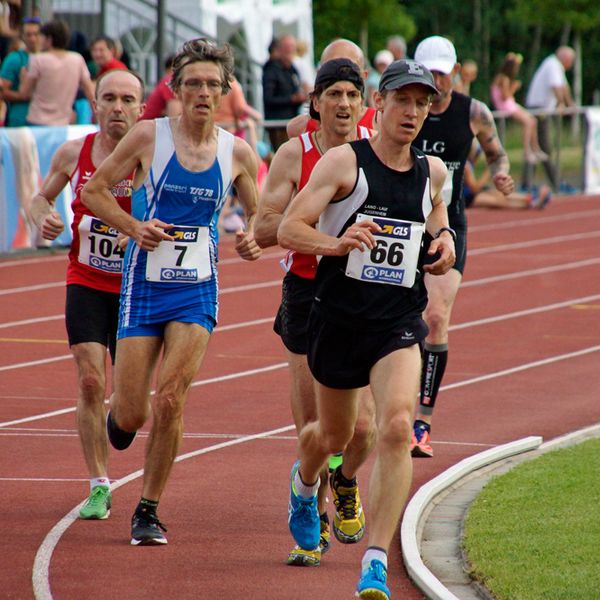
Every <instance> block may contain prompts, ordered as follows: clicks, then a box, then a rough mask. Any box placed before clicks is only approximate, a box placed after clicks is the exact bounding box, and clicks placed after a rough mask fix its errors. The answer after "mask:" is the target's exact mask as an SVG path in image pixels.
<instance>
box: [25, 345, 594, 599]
mask: <svg viewBox="0 0 600 600" xmlns="http://www.w3.org/2000/svg"><path fill="white" fill-rule="evenodd" d="M598 351H600V346H592V347H590V348H585V349H583V350H579V351H576V352H570V353H566V354H561V355H559V356H554V357H551V358H547V359H544V360H539V361H534V362H531V363H527V364H525V365H520V366H519V367H514V368H512V369H504V370H502V371H497V372H495V373H489V374H487V375H482V376H481V377H474V378H472V379H468V380H465V381H461V382H457V383H454V384H450V385H446V386H442V388H441V390H449V389H454V388H458V387H464V386H467V385H473V384H475V383H480V382H481V381H487V380H489V379H496V378H498V377H505V376H506V375H510V374H512V373H517V372H520V371H525V370H527V369H533V368H536V367H540V366H545V365H548V364H552V363H555V362H558V361H562V360H568V359H570V358H575V357H578V356H583V355H585V354H589V353H592V352H598ZM256 371H259V370H258V369H257V370H256ZM293 429H294V425H286V426H284V427H280V428H278V429H273V430H270V431H264V432H261V433H257V434H252V435H248V436H245V437H242V438H238V439H235V440H229V441H226V442H221V443H220V444H215V445H214V446H208V447H206V448H201V449H199V450H195V451H193V452H187V453H185V454H181V455H180V456H178V457H177V458H176V459H175V462H181V461H184V460H187V459H188V458H195V457H197V456H201V455H202V454H208V453H209V452H215V451H217V450H221V449H223V448H228V447H230V446H234V445H237V444H243V443H246V442H249V441H253V440H257V439H262V438H265V437H270V436H273V435H276V434H278V433H284V432H287V431H292V430H293ZM142 475H143V469H139V470H138V471H134V472H133V473H130V474H129V475H127V476H125V477H123V478H121V479H119V480H118V481H117V482H116V483H115V484H114V485H112V486H111V487H112V489H113V490H116V489H118V488H119V487H121V486H122V485H125V484H126V483H129V482H130V481H133V480H134V479H138V478H139V477H141V476H142ZM84 502H85V499H84V500H82V501H81V502H80V503H79V504H78V505H77V506H75V507H74V508H73V509H72V510H71V511H70V512H68V513H67V514H66V515H65V516H64V517H63V518H62V519H61V520H60V521H59V522H58V523H57V524H56V525H55V526H54V527H53V528H52V529H51V530H50V532H49V533H48V534H47V535H46V537H45V538H44V541H43V542H42V544H41V546H40V547H39V548H38V551H37V553H36V556H35V560H34V563H33V574H32V581H33V588H34V595H35V598H36V600H52V592H51V589H50V580H49V571H50V560H51V558H52V554H53V552H54V548H55V547H56V546H57V544H58V542H59V541H60V538H61V537H62V535H63V533H64V532H65V531H66V530H67V529H68V528H69V527H70V526H71V525H72V524H73V523H74V522H75V521H76V520H77V517H78V513H79V508H80V507H81V506H82V505H83V503H84Z"/></svg>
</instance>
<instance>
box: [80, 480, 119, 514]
mask: <svg viewBox="0 0 600 600" xmlns="http://www.w3.org/2000/svg"><path fill="white" fill-rule="evenodd" d="M111 502H112V496H111V495H110V488H109V487H108V486H106V485H97V486H96V487H95V488H94V489H93V490H92V492H91V493H90V495H89V498H88V499H87V501H86V503H85V504H84V505H83V506H82V507H81V509H80V510H79V518H80V519H86V520H87V519H90V520H91V519H108V515H110V506H111Z"/></svg>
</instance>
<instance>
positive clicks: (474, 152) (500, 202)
mask: <svg viewBox="0 0 600 600" xmlns="http://www.w3.org/2000/svg"><path fill="white" fill-rule="evenodd" d="M480 156H481V146H480V145H479V143H478V142H476V141H473V148H472V149H471V154H470V156H469V160H468V161H467V163H466V164H465V173H464V182H463V197H464V199H465V206H466V208H513V209H515V208H517V209H519V208H539V209H542V208H546V206H547V205H548V203H549V202H550V200H551V199H552V190H551V189H550V188H549V187H548V186H547V185H542V186H540V188H539V190H538V189H537V188H536V189H534V190H533V191H531V192H526V193H522V192H513V193H512V194H508V195H506V196H505V195H504V194H503V193H502V192H499V191H498V190H497V189H496V188H494V187H492V186H490V182H491V180H492V174H491V172H490V170H489V168H488V167H487V166H486V167H485V169H484V170H483V172H482V173H481V174H480V175H479V176H477V175H476V174H475V164H476V162H477V159H478V158H479V157H480Z"/></svg>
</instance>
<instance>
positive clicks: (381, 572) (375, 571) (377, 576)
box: [355, 560, 390, 600]
mask: <svg viewBox="0 0 600 600" xmlns="http://www.w3.org/2000/svg"><path fill="white" fill-rule="evenodd" d="M386 581H387V569H386V568H385V566H384V564H383V563H382V562H381V561H380V560H372V561H371V564H370V565H369V568H368V569H367V570H366V571H363V574H362V576H361V578H360V580H359V581H358V585H357V586H356V594H355V595H356V597H357V598H362V599H363V600H389V599H390V589H389V588H388V586H387V584H386Z"/></svg>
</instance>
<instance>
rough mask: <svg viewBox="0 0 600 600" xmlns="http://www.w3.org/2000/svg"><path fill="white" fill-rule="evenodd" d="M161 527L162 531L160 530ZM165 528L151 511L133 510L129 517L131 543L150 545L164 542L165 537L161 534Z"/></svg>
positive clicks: (165, 540)
mask: <svg viewBox="0 0 600 600" xmlns="http://www.w3.org/2000/svg"><path fill="white" fill-rule="evenodd" d="M161 529H162V531H161ZM163 531H165V532H166V531H167V528H166V527H165V526H164V525H163V524H162V523H161V522H160V521H159V520H158V517H157V516H156V515H155V514H152V513H141V512H137V511H136V512H134V513H133V517H131V545H132V546H151V545H156V544H166V543H167V538H166V537H165V536H164V535H163V533H162V532H163Z"/></svg>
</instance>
